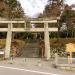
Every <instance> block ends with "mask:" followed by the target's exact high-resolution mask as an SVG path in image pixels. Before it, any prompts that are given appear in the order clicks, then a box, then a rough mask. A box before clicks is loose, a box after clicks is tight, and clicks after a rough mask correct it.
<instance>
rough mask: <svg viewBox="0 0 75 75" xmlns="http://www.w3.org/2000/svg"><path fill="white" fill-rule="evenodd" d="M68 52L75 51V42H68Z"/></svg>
mask: <svg viewBox="0 0 75 75" xmlns="http://www.w3.org/2000/svg"><path fill="white" fill-rule="evenodd" d="M66 52H75V44H73V43H69V44H66Z"/></svg>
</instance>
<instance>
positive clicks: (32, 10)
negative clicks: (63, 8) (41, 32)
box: [18, 0, 75, 18]
mask: <svg viewBox="0 0 75 75" xmlns="http://www.w3.org/2000/svg"><path fill="white" fill-rule="evenodd" d="M18 1H19V2H20V3H21V6H22V8H23V10H24V12H25V14H26V15H27V16H29V17H32V18H35V17H37V16H38V15H39V14H40V13H43V11H44V8H45V6H46V5H47V4H48V0H18ZM66 3H67V4H69V5H71V4H75V0H66Z"/></svg>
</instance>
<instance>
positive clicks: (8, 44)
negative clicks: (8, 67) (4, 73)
mask: <svg viewBox="0 0 75 75" xmlns="http://www.w3.org/2000/svg"><path fill="white" fill-rule="evenodd" d="M11 27H12V23H9V24H8V31H7V37H6V48H5V59H7V58H9V57H10V49H11V38H12V31H11Z"/></svg>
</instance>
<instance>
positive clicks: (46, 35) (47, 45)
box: [44, 23, 50, 60]
mask: <svg viewBox="0 0 75 75" xmlns="http://www.w3.org/2000/svg"><path fill="white" fill-rule="evenodd" d="M44 40H45V57H46V59H47V60H49V59H50V42H49V31H48V23H44Z"/></svg>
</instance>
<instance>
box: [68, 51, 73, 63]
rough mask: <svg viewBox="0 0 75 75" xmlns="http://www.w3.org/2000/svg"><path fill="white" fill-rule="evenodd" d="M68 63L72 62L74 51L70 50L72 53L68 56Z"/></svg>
mask: <svg viewBox="0 0 75 75" xmlns="http://www.w3.org/2000/svg"><path fill="white" fill-rule="evenodd" d="M68 64H72V52H70V55H69V56H68Z"/></svg>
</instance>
